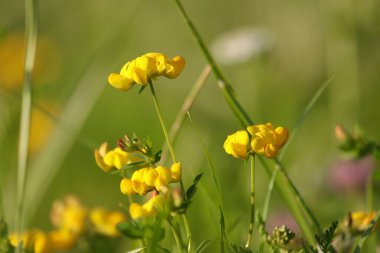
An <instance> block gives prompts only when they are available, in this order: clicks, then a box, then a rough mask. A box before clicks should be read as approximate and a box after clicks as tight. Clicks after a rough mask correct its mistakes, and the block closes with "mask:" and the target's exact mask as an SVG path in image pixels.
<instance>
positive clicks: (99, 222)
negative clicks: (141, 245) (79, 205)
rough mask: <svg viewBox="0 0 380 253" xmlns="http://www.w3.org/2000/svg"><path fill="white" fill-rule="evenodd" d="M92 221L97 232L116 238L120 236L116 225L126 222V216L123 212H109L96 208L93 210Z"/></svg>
mask: <svg viewBox="0 0 380 253" xmlns="http://www.w3.org/2000/svg"><path fill="white" fill-rule="evenodd" d="M90 220H91V222H92V224H93V225H94V226H95V231H96V232H98V233H100V234H102V235H105V236H111V237H115V236H118V235H119V232H118V231H117V229H116V225H117V224H118V223H120V222H122V221H123V220H125V216H124V214H122V213H121V212H107V211H106V210H104V209H103V208H95V209H93V210H91V213H90Z"/></svg>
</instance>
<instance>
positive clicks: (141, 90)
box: [139, 85, 147, 95]
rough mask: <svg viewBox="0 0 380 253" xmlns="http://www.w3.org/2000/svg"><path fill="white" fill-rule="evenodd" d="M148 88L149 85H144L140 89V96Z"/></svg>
mask: <svg viewBox="0 0 380 253" xmlns="http://www.w3.org/2000/svg"><path fill="white" fill-rule="evenodd" d="M146 86H147V85H143V86H142V87H141V88H140V90H139V95H140V94H141V92H143V90H145V88H146Z"/></svg>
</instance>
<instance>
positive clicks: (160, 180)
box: [120, 163, 182, 195]
mask: <svg viewBox="0 0 380 253" xmlns="http://www.w3.org/2000/svg"><path fill="white" fill-rule="evenodd" d="M181 174H182V169H181V164H180V163H174V164H173V165H172V166H171V167H170V169H169V168H165V167H162V166H157V167H146V168H142V169H139V170H136V171H135V172H134V173H133V174H132V177H131V178H130V179H129V178H123V180H122V181H121V183H120V190H121V192H122V193H123V194H126V195H131V194H140V195H145V194H146V193H147V192H149V191H152V190H156V191H161V188H162V187H166V186H167V185H168V184H169V183H176V182H179V181H180V179H181Z"/></svg>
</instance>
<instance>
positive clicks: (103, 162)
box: [95, 142, 132, 173]
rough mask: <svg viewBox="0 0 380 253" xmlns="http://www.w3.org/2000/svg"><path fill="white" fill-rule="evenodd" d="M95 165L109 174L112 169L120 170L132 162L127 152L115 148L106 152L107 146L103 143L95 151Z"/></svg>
mask: <svg viewBox="0 0 380 253" xmlns="http://www.w3.org/2000/svg"><path fill="white" fill-rule="evenodd" d="M95 161H96V164H97V165H98V166H99V167H100V168H101V169H102V170H103V171H104V172H106V173H107V172H109V171H110V170H111V169H112V168H117V169H121V168H123V166H124V165H126V164H128V163H130V162H132V161H131V157H130V155H129V154H128V152H125V151H123V150H121V148H119V147H117V148H115V149H113V150H110V151H108V144H107V143H106V142H105V143H103V144H102V145H100V147H99V149H96V150H95Z"/></svg>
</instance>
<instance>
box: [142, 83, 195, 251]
mask: <svg viewBox="0 0 380 253" xmlns="http://www.w3.org/2000/svg"><path fill="white" fill-rule="evenodd" d="M149 88H150V91H151V93H152V97H153V102H154V106H155V108H156V112H157V115H158V118H159V120H160V124H161V128H162V131H163V132H164V135H165V139H166V144H167V145H168V148H169V151H170V154H171V156H172V160H173V163H176V162H177V158H176V155H175V153H174V148H173V145H172V142H171V140H170V137H169V134H168V131H167V128H166V125H165V122H164V120H163V117H162V115H161V110H160V106H159V105H158V100H157V96H156V92H155V90H154V87H153V84H152V82H151V81H149ZM179 183H180V187H181V191H182V194H183V196H186V194H185V192H186V191H185V187H184V185H183V181H182V178H181V180H180V181H179ZM182 217H183V222H184V225H185V230H186V235H187V240H188V242H189V244H188V252H190V250H191V231H190V226H189V222H188V220H187V216H186V214H183V215H182Z"/></svg>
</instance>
